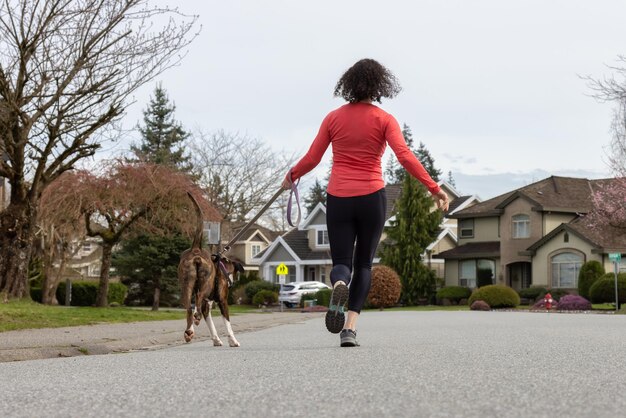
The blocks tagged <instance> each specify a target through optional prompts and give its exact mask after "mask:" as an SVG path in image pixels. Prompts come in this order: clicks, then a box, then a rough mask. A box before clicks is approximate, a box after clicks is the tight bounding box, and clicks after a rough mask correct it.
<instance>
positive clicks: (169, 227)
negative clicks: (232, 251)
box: [50, 161, 221, 307]
mask: <svg viewBox="0 0 626 418" xmlns="http://www.w3.org/2000/svg"><path fill="white" fill-rule="evenodd" d="M63 183H64V184H71V185H72V186H71V187H70V188H69V190H67V191H66V192H65V193H54V192H55V189H56V187H57V185H60V184H63ZM50 188H51V189H52V191H51V193H54V196H55V199H54V200H53V201H51V202H50V203H51V204H54V206H55V207H56V208H57V209H56V210H58V211H64V212H66V216H67V217H69V218H73V219H76V220H77V222H78V221H79V220H80V219H82V222H84V225H85V230H86V233H87V235H88V236H90V237H97V238H98V239H99V240H100V243H101V246H102V261H101V271H100V284H99V287H98V296H97V299H96V306H100V307H104V306H107V292H108V286H109V270H110V267H111V257H112V253H113V247H114V246H115V245H117V244H118V243H120V241H121V240H122V238H124V237H132V236H133V235H139V234H157V235H158V234H170V233H172V231H183V233H184V234H186V235H189V236H191V234H192V233H193V230H194V228H195V226H196V224H197V222H196V216H195V211H194V209H193V206H192V203H191V200H190V199H189V197H188V196H187V192H189V193H192V194H193V195H194V196H195V198H196V200H197V201H198V202H199V203H200V204H201V208H202V212H203V214H204V216H205V220H209V221H219V220H220V219H221V218H220V216H219V214H218V213H217V211H216V210H215V209H214V208H213V207H212V206H210V205H209V204H208V202H207V201H206V200H205V199H204V198H203V197H202V196H203V195H204V192H202V191H201V190H200V189H199V188H198V187H197V186H196V185H195V184H194V183H193V181H192V179H191V178H190V177H189V176H187V175H185V174H183V173H181V172H180V171H177V170H172V169H171V168H168V167H165V166H162V165H158V164H149V163H139V164H132V163H126V162H122V161H116V162H112V163H107V164H105V165H104V168H103V169H102V170H100V173H99V174H93V173H91V172H88V171H85V170H83V171H76V172H71V173H66V174H64V175H63V176H62V177H60V178H59V180H58V181H57V182H54V183H53V184H52V185H51V186H50ZM76 202H78V204H77V203H76Z"/></svg>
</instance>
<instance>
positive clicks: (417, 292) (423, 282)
mask: <svg viewBox="0 0 626 418" xmlns="http://www.w3.org/2000/svg"><path fill="white" fill-rule="evenodd" d="M400 282H401V283H402V293H401V294H400V299H401V300H402V303H403V304H404V305H407V306H415V305H420V304H425V303H427V302H428V301H429V300H430V299H431V297H432V296H434V295H435V284H436V283H437V276H436V275H435V272H434V271H433V270H431V269H429V268H428V266H425V265H424V264H422V263H419V264H417V268H416V269H415V271H413V272H412V274H411V275H410V276H406V277H400Z"/></svg>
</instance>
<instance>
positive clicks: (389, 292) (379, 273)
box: [367, 265, 402, 308]
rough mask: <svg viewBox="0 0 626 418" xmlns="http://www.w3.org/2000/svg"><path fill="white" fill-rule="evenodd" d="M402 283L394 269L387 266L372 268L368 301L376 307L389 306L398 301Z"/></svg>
mask: <svg viewBox="0 0 626 418" xmlns="http://www.w3.org/2000/svg"><path fill="white" fill-rule="evenodd" d="M401 291H402V284H401V283H400V277H399V276H398V273H396V272H395V270H394V269H392V268H391V267H387V266H383V265H380V266H375V267H374V268H372V286H371V287H370V291H369V293H368V295H367V301H368V302H369V304H370V305H371V306H373V307H375V308H388V307H390V306H394V305H395V304H396V303H398V299H400V293H401Z"/></svg>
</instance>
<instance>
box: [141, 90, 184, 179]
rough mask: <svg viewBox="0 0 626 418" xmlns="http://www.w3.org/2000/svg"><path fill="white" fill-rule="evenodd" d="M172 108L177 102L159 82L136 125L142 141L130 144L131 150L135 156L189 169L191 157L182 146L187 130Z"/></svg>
mask: <svg viewBox="0 0 626 418" xmlns="http://www.w3.org/2000/svg"><path fill="white" fill-rule="evenodd" d="M175 110H176V106H175V105H174V104H171V103H170V100H169V98H168V97H167V92H166V91H165V89H164V88H163V87H162V86H161V85H160V84H158V85H157V86H156V88H155V90H154V96H153V97H151V98H150V103H149V104H148V107H147V108H146V110H144V112H143V122H144V126H139V127H138V128H139V132H140V133H141V136H142V140H141V143H140V145H139V146H136V145H132V146H131V151H132V152H133V153H134V154H135V157H137V159H140V160H144V161H148V162H151V163H155V164H161V165H166V166H170V167H176V168H178V169H179V170H181V171H184V172H190V171H191V169H192V166H191V163H190V157H189V156H188V155H185V154H184V149H183V144H184V142H185V140H186V139H187V138H188V137H189V133H187V132H186V131H185V130H184V129H183V128H182V126H181V124H180V123H178V122H176V120H175V119H174V111H175Z"/></svg>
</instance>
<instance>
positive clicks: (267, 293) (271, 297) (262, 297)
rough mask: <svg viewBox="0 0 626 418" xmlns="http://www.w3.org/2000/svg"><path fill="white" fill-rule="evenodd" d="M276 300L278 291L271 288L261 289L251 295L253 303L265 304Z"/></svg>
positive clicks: (270, 303) (271, 303)
mask: <svg viewBox="0 0 626 418" xmlns="http://www.w3.org/2000/svg"><path fill="white" fill-rule="evenodd" d="M276 302H278V293H276V292H274V291H272V290H267V289H261V290H259V291H258V292H257V293H256V294H255V295H254V296H253V297H252V303H253V304H255V305H266V306H267V305H273V304H274V303H276Z"/></svg>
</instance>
